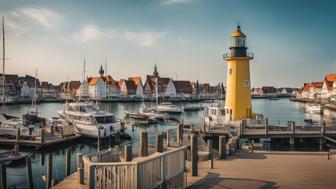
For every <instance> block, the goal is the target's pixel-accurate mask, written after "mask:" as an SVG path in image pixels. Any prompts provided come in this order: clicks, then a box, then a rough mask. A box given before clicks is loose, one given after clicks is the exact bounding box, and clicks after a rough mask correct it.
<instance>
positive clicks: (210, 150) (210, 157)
mask: <svg viewBox="0 0 336 189" xmlns="http://www.w3.org/2000/svg"><path fill="white" fill-rule="evenodd" d="M208 152H209V159H210V169H213V150H212V139H208Z"/></svg>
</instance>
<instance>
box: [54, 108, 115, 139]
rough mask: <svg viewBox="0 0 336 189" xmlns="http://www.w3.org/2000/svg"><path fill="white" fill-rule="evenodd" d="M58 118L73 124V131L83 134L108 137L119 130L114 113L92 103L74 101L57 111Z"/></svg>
mask: <svg viewBox="0 0 336 189" xmlns="http://www.w3.org/2000/svg"><path fill="white" fill-rule="evenodd" d="M58 114H59V115H60V119H61V120H62V121H63V122H67V123H69V124H72V125H73V126H74V129H75V131H76V132H77V133H78V134H80V135H83V136H87V137H92V138H98V133H99V130H100V137H108V136H110V135H114V134H117V133H118V132H119V131H120V126H121V123H120V120H117V119H115V116H114V114H111V113H108V112H106V111H101V110H99V109H98V107H97V106H95V105H94V104H92V103H88V102H76V103H70V104H68V105H66V106H65V108H64V109H63V110H60V111H58Z"/></svg>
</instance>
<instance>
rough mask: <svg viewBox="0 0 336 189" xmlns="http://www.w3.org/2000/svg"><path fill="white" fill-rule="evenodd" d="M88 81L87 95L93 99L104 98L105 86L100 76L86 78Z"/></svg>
mask: <svg viewBox="0 0 336 189" xmlns="http://www.w3.org/2000/svg"><path fill="white" fill-rule="evenodd" d="M88 82H89V88H88V89H89V90H88V93H89V97H90V98H94V99H102V98H106V94H107V93H106V86H105V82H104V80H103V78H102V77H92V78H88Z"/></svg>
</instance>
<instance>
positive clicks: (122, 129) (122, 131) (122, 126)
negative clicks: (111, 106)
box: [120, 122, 125, 134]
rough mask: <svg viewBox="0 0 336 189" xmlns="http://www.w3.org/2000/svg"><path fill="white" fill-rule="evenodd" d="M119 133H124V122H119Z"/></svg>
mask: <svg viewBox="0 0 336 189" xmlns="http://www.w3.org/2000/svg"><path fill="white" fill-rule="evenodd" d="M120 126H121V133H122V134H124V133H125V122H121V125H120Z"/></svg>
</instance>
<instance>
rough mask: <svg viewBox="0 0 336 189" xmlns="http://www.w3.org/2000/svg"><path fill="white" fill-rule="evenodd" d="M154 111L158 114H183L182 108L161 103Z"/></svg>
mask: <svg viewBox="0 0 336 189" xmlns="http://www.w3.org/2000/svg"><path fill="white" fill-rule="evenodd" d="M156 111H157V112H160V113H172V114H181V113H183V112H184V110H183V108H180V107H178V106H175V105H173V104H171V103H161V104H160V105H158V106H157V107H156Z"/></svg>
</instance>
